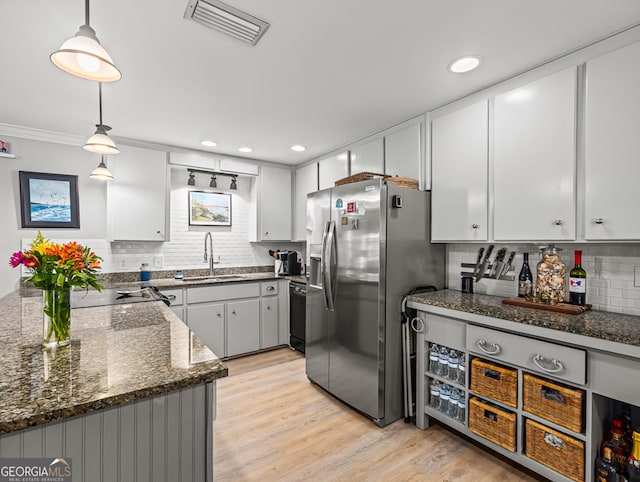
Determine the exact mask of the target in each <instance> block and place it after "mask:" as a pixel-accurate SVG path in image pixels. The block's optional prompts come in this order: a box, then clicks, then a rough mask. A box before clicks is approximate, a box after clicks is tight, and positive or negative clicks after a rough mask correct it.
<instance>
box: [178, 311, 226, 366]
mask: <svg viewBox="0 0 640 482" xmlns="http://www.w3.org/2000/svg"><path fill="white" fill-rule="evenodd" d="M187 316H188V320H189V323H188V325H189V328H190V329H191V330H192V331H193V332H194V333H195V334H196V335H198V337H199V338H200V339H201V340H202V341H203V342H204V343H205V345H207V346H208V347H209V348H210V349H211V351H213V353H215V354H216V355H218V357H220V358H223V357H225V356H227V351H226V349H225V343H224V341H225V329H224V326H225V304H224V303H199V304H196V305H192V306H189V307H188V308H187Z"/></svg>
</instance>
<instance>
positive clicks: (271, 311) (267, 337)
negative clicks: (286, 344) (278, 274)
mask: <svg viewBox="0 0 640 482" xmlns="http://www.w3.org/2000/svg"><path fill="white" fill-rule="evenodd" d="M278 318H279V313H278V298H276V297H275V296H271V297H269V298H263V299H261V300H260V320H261V327H260V336H261V341H260V348H267V347H270V346H276V345H278V344H279V343H278V338H279V337H278Z"/></svg>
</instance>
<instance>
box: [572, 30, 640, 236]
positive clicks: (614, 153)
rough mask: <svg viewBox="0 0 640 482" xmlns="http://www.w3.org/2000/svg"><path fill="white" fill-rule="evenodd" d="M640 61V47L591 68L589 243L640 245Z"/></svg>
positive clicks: (633, 46)
mask: <svg viewBox="0 0 640 482" xmlns="http://www.w3.org/2000/svg"><path fill="white" fill-rule="evenodd" d="M639 57H640V42H639V43H634V44H631V45H629V46H627V47H624V48H621V49H618V50H615V51H613V52H610V53H607V54H605V55H602V56H600V57H597V58H595V59H593V60H590V61H588V62H587V69H586V70H587V94H586V101H585V102H586V106H585V115H586V120H585V159H586V166H585V181H586V182H585V186H586V188H585V238H586V239H640V216H638V214H637V204H638V202H637V190H638V188H637V185H638V180H639V179H640V162H639V161H638V153H639V152H640V135H639V134H638V112H640V89H639V88H638V86H640V65H638V63H637V62H636V61H635V59H638V58H639ZM630 59H633V60H630Z"/></svg>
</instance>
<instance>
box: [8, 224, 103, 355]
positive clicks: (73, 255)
mask: <svg viewBox="0 0 640 482" xmlns="http://www.w3.org/2000/svg"><path fill="white" fill-rule="evenodd" d="M101 260H102V258H100V257H99V256H97V255H96V254H95V253H94V252H93V251H91V249H89V248H86V247H84V246H82V245H81V244H78V243H77V242H75V241H71V242H69V243H65V244H57V243H52V242H51V241H49V240H48V239H45V238H44V237H43V236H42V233H41V232H40V231H38V235H37V236H36V238H35V239H34V240H33V241H32V243H31V246H30V247H29V249H28V250H25V251H18V252H16V253H13V255H11V258H10V260H9V264H10V265H11V266H13V267H14V268H17V267H18V266H20V265H23V266H25V267H26V268H27V269H28V270H29V271H30V272H31V276H30V277H29V278H27V280H28V281H31V282H33V284H34V286H35V287H36V288H40V289H42V290H44V300H43V310H44V325H45V326H44V345H45V346H46V347H50V346H62V345H67V344H69V343H70V342H71V330H70V327H71V287H73V286H77V287H80V288H84V289H88V288H89V287H92V288H95V289H96V290H98V291H100V289H101V287H100V285H99V284H98V282H97V280H96V273H97V270H99V269H100V261H101Z"/></svg>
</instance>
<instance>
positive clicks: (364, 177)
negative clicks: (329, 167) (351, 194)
mask: <svg viewBox="0 0 640 482" xmlns="http://www.w3.org/2000/svg"><path fill="white" fill-rule="evenodd" d="M385 177H387V176H385V175H384V174H376V173H375V172H366V171H365V172H359V173H357V174H354V175H353V176H348V177H343V178H342V179H338V180H337V181H336V186H342V185H343V184H351V183H352V182H359V181H368V180H369V179H374V178H385Z"/></svg>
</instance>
